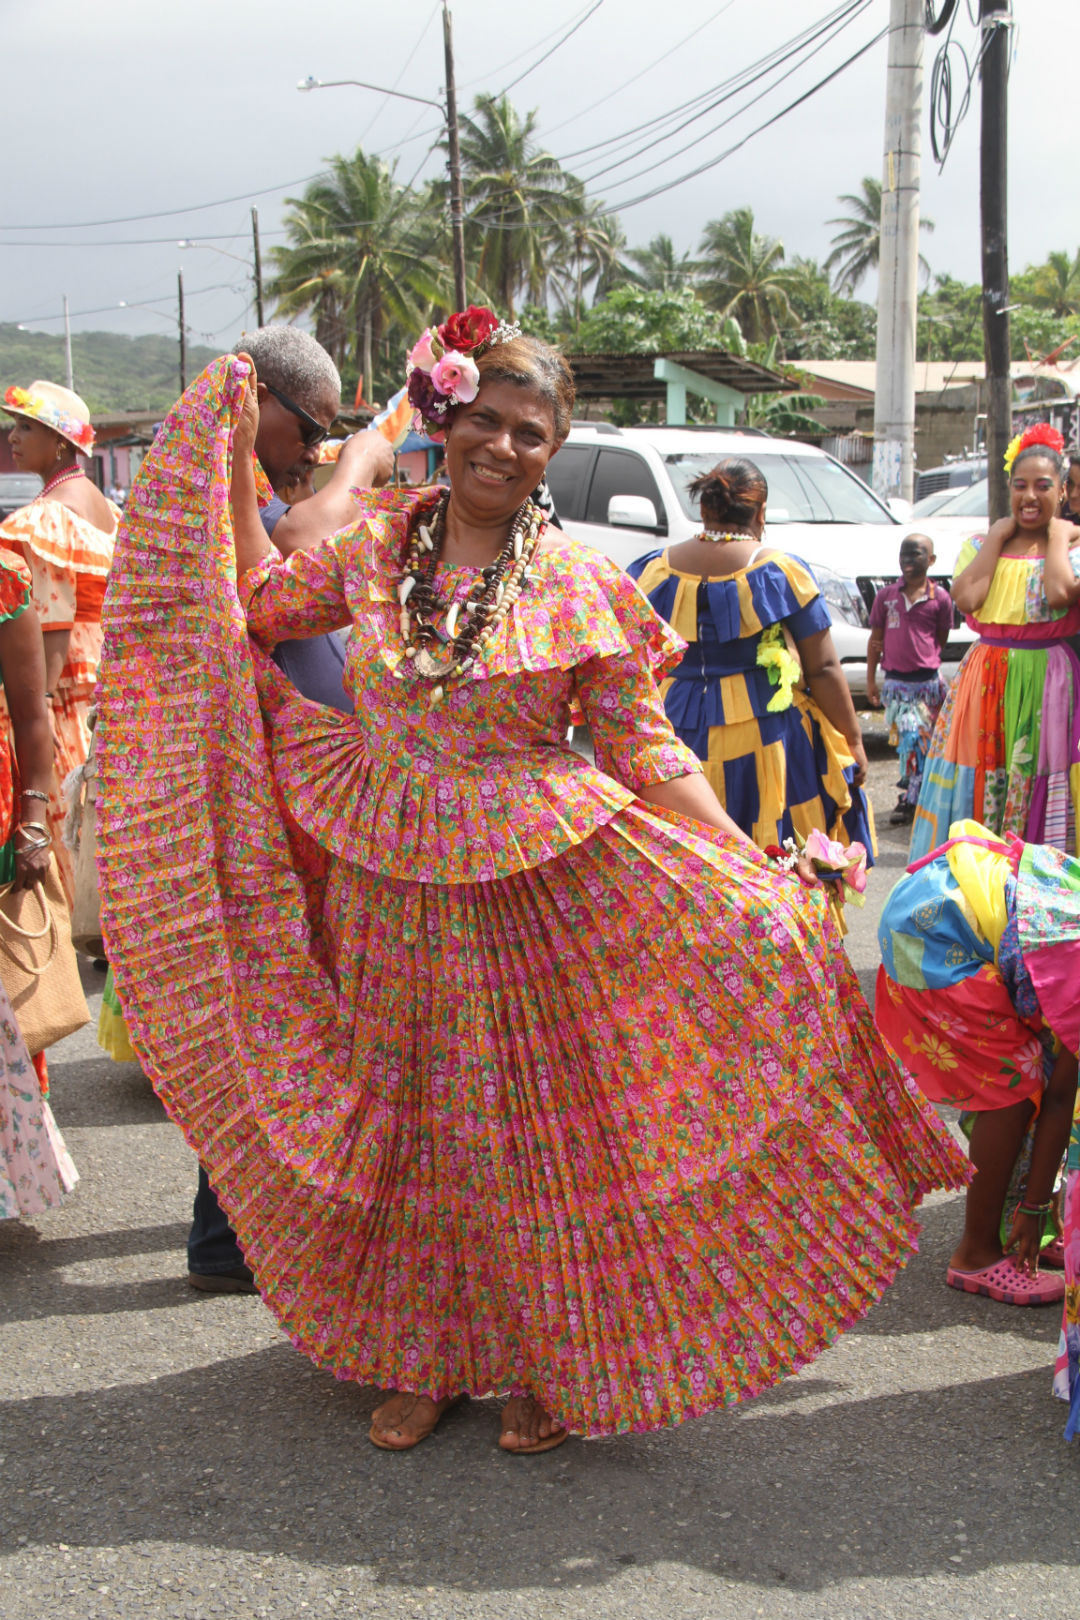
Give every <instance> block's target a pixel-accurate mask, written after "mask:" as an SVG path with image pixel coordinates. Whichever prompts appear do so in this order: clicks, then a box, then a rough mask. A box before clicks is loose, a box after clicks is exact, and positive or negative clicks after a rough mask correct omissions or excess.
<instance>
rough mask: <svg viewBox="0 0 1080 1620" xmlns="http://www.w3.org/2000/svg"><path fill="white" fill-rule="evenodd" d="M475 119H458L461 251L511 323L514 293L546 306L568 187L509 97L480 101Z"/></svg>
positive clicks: (532, 122) (530, 118) (532, 116)
mask: <svg viewBox="0 0 1080 1620" xmlns="http://www.w3.org/2000/svg"><path fill="white" fill-rule="evenodd" d="M473 113H474V116H473V117H471V118H470V117H465V118H463V119H462V120H461V167H462V174H463V179H464V188H465V240H466V246H467V247H468V248H469V250H470V252H471V256H472V259H473V266H474V272H475V275H476V278H477V280H478V281H479V282H480V283H481V284H482V285H483V286H485V287H487V288H488V289H489V292H490V294H491V295H492V297H493V298H494V299H495V301H496V303H497V304H498V306H499V312H500V314H502V315H503V316H505V317H506V319H508V320H511V319H513V315H514V301H515V299H516V298H517V296H518V294H519V293H522V292H523V293H524V294H525V295H526V297H527V299H528V301H529V302H530V303H533V304H539V303H542V302H543V301H544V298H545V296H546V293H547V287H548V280H549V276H550V272H551V262H550V261H551V253H552V249H553V248H554V246H555V245H556V244H557V243H558V242H560V241H561V240H562V231H563V226H564V224H565V221H566V218H567V215H568V213H569V212H571V211H572V210H571V208H570V205H569V199H568V191H569V188H570V186H571V180H570V176H569V175H567V174H566V173H565V171H564V170H563V169H562V168H561V167H560V165H559V163H558V162H557V160H556V159H555V158H553V157H552V156H551V153H550V152H542V151H541V150H540V149H539V147H538V146H537V143H536V140H535V131H536V113H535V112H531V113H529V114H527V116H526V117H525V118H521V117H520V116H519V115H518V113H517V112H516V111H515V110H514V108H513V107H512V106H511V104H510V101H509V98H508V97H506V96H498V97H496V96H491V95H482V96H477V98H476V101H475V102H474V104H473Z"/></svg>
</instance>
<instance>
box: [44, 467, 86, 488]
mask: <svg viewBox="0 0 1080 1620" xmlns="http://www.w3.org/2000/svg"><path fill="white" fill-rule="evenodd" d="M85 477H86V474H85V473H84V472H83V470H82V468H81V467H80V466H78V464H77V463H76V464H73V465H72V466H70V467H64V468H63V469H62V470H61V471H60V472H58V473H53V475H52V477H51V478H50V479H49V481H48V483H47V484H45V485H44V486H43V488H42V491H41V493H42V494H43V495H47V494H48V493H49V491H50V489H55V488H56V486H57V484H66V483H67V482H68V481H69V480H70V479H72V478H85Z"/></svg>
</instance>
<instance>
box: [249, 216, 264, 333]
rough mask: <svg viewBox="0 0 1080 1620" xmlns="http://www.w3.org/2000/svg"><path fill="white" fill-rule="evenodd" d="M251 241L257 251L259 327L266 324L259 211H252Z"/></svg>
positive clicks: (256, 316) (256, 275)
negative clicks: (264, 317)
mask: <svg viewBox="0 0 1080 1620" xmlns="http://www.w3.org/2000/svg"><path fill="white" fill-rule="evenodd" d="M251 240H252V245H253V247H254V249H255V320H256V324H257V325H259V326H264V325H265V324H266V323H265V321H264V319H263V288H262V249H261V248H260V246H259V210H258V209H257V208H253V209H252V210H251Z"/></svg>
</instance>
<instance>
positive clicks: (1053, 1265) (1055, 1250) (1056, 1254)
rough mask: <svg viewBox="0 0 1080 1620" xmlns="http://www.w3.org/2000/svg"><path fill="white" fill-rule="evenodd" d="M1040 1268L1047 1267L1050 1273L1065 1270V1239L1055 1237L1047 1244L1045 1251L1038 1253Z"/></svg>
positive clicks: (1041, 1250)
mask: <svg viewBox="0 0 1080 1620" xmlns="http://www.w3.org/2000/svg"><path fill="white" fill-rule="evenodd" d="M1039 1264H1040V1266H1048V1267H1049V1269H1050V1270H1051V1271H1064V1270H1065V1239H1064V1238H1062V1237H1056V1238H1055V1239H1054V1241H1053V1243H1048V1244H1047V1245H1046V1247H1045V1249H1040V1251H1039Z"/></svg>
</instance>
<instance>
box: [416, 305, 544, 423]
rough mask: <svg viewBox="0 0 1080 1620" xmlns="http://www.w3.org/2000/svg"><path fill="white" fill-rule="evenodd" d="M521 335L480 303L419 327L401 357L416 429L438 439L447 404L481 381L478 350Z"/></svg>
mask: <svg viewBox="0 0 1080 1620" xmlns="http://www.w3.org/2000/svg"><path fill="white" fill-rule="evenodd" d="M520 336H521V328H520V326H511V325H508V324H506V323H504V322H502V321H500V320H499V318H498V316H497V315H496V314H495V311H494V310H492V309H488V308H487V307H486V305H482V304H470V305H469V307H468V309H463V310H458V311H456V312H455V313H454V314H452V315H449V316H448V317H447V319H446V320H445V321H444V322H443V323H442V325H441V326H429V327H428V328H427V330H426V331H425V332H422V333H421V335H420V337H419V338H418V339H417V341H416V342H415V343H414V344H413V346H412V348H411V349H410V350H409V354H408V358H407V360H406V363H405V375H406V378H407V387H408V391H409V399H410V400H411V401H412V403H413V405H415V407H416V416H415V418H414V425H415V427H416V428H417V430H418V431H419V432H425V431H426V432H427V434H428V435H429V437H431V438H433V439H435V440H436V441H437V442H439V443H441V442H442V439H443V437H444V435H445V432H446V428H447V426H448V424H449V415H450V411H451V409H452V407H453V406H455V405H468V404H469V403H470V402H471V401H472V400H474V399H475V398H476V395H477V392H478V390H479V387H480V373H479V371H478V369H477V365H476V359H477V356H479V355H481V354H484V353H486V351H487V350H488V349H490V348H491V347H492V346H493V345H494V344H496V343H506V342H509V340H510V339H511V338H515V337H520Z"/></svg>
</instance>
